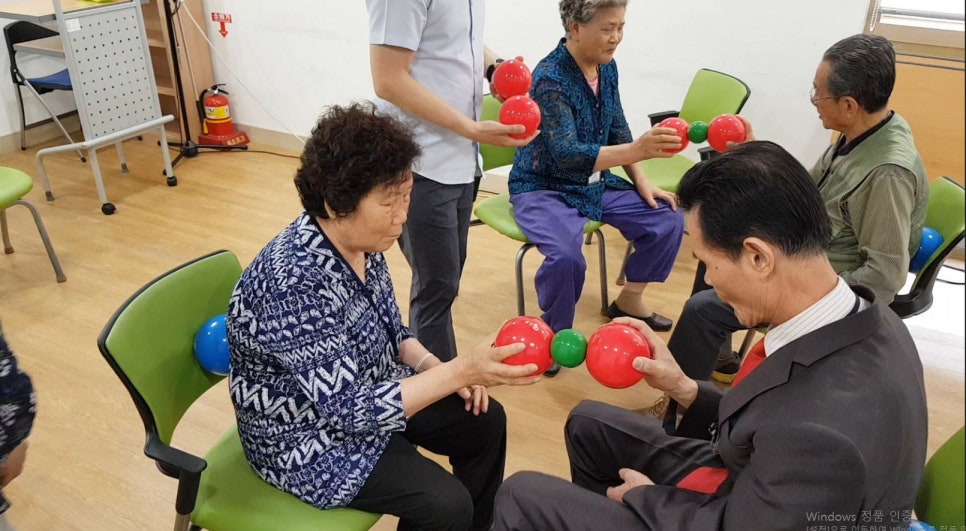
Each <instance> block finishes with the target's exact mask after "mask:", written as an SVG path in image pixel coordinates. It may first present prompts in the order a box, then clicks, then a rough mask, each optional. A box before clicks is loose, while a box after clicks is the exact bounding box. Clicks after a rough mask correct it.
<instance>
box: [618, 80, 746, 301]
mask: <svg viewBox="0 0 966 531" xmlns="http://www.w3.org/2000/svg"><path fill="white" fill-rule="evenodd" d="M750 95H751V89H749V88H748V85H746V84H745V83H744V81H742V80H740V79H738V78H736V77H734V76H732V75H729V74H725V73H722V72H717V71H715V70H709V69H707V68H702V69H701V70H698V72H697V73H696V74H694V79H692V80H691V86H690V87H688V92H687V94H685V96H684V102H683V103H682V104H681V110H680V111H663V112H658V113H653V114H648V115H647V117H648V118H649V119H650V121H651V126H652V127H653V126H655V125H657V124H659V123H661V122H662V121H664V120H666V119H668V118H675V117H677V118H681V119H682V120H684V121H686V122H688V123H689V124H690V123H691V122H696V121H702V122H704V123H710V122H711V120H713V119H714V118H715V117H717V116H720V115H722V114H737V113H739V112H741V109H742V108H744V106H745V102H747V101H748V96H750ZM698 152H699V154H700V156H701V160H707V159H708V158H710V157H711V156H712V155H713V154H714V150H712V149H711V148H710V147H703V148H701V149H699V150H698ZM694 164H695V162H694V161H693V160H691V159H689V158H688V157H685V156H684V155H680V154H677V155H674V156H672V157H670V158H667V159H648V160H642V161H641V162H639V163H638V165H639V166H640V167H641V169H642V170H644V175H645V176H647V180H648V181H649V182H650V183H651V184H653V185H654V186H657V187H658V188H660V189H661V190H664V191H667V192H677V191H678V183H680V182H681V178H682V177H684V174H685V172H687V171H688V170H689V169H691V166H694ZM610 171H611V173H613V174H614V175H617V176H619V177H621V178H623V179H627V180H628V181H629V180H630V178H629V177H628V176H627V172H625V171H624V168H621V167H619V166H618V167H616V168H611V169H610ZM633 251H634V248H633V246H632V245H631V244H630V243H628V245H627V250H626V251H625V252H624V263H623V265H621V273H620V276H619V277H618V278H617V284H618V285H622V284H624V266H625V265H627V258H628V257H630V255H631V253H632V252H633Z"/></svg>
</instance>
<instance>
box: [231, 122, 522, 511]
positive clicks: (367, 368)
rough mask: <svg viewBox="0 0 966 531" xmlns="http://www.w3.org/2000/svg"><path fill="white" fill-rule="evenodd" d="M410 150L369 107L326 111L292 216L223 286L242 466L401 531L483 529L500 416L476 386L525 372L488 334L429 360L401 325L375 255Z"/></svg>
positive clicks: (500, 438) (394, 219) (385, 240)
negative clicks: (450, 355) (382, 518)
mask: <svg viewBox="0 0 966 531" xmlns="http://www.w3.org/2000/svg"><path fill="white" fill-rule="evenodd" d="M419 152H420V151H419V147H418V145H417V144H416V142H415V141H414V139H413V136H412V134H411V132H410V131H409V130H408V129H406V128H405V127H404V126H403V125H402V124H400V123H399V122H397V121H396V120H394V119H392V118H390V117H387V116H383V115H379V114H376V112H375V110H374V107H373V106H372V105H371V104H366V103H355V104H352V105H350V106H347V107H338V106H335V107H330V108H328V109H327V110H326V112H325V113H324V114H323V116H322V117H321V119H320V120H319V122H318V124H317V126H316V127H315V129H314V130H313V131H312V137H311V138H310V139H309V141H308V143H307V144H306V146H305V151H304V152H303V153H302V161H301V167H300V168H299V170H298V172H297V174H296V177H295V184H296V187H297V188H298V192H299V196H300V197H301V200H302V206H303V207H304V209H305V212H303V213H302V215H301V216H299V217H298V218H297V219H296V220H295V221H294V222H292V224H290V225H289V226H288V227H286V228H285V229H284V230H283V231H282V232H281V233H280V234H279V235H278V236H276V237H275V239H273V240H272V241H271V242H269V244H268V245H267V246H266V247H265V248H264V249H263V250H262V251H261V253H259V255H258V256H257V257H256V258H255V260H254V261H253V262H252V263H251V265H249V266H248V268H247V269H246V270H245V272H244V273H243V274H242V277H241V280H239V282H238V285H237V286H236V288H235V291H234V293H233V294H232V298H231V302H230V305H229V310H228V318H227V327H228V341H229V344H230V348H231V375H230V379H229V381H230V390H231V397H232V401H233V403H234V405H235V412H236V416H237V418H238V430H239V433H240V434H241V439H242V443H243V447H244V450H245V455H246V457H247V458H248V461H249V463H250V464H251V465H252V468H253V469H254V470H255V472H256V473H257V474H258V475H259V476H260V477H261V478H262V479H264V480H265V481H266V482H268V483H270V484H272V485H274V486H276V487H278V488H279V489H281V490H284V491H286V492H289V493H291V494H293V495H295V496H297V497H299V498H300V499H302V500H304V501H305V502H306V503H309V504H312V505H314V506H316V507H320V508H328V507H339V506H348V507H353V508H357V509H361V510H365V511H370V512H375V513H385V514H394V515H397V516H398V517H399V518H400V528H404V529H424V530H429V529H440V530H442V529H452V530H464V529H489V527H490V523H491V521H492V514H493V498H494V496H495V494H496V490H497V488H498V487H499V486H500V484H501V482H502V481H503V468H504V462H505V458H506V417H505V415H504V411H503V407H502V406H501V405H500V404H499V403H498V402H496V401H495V400H492V399H490V398H489V397H488V395H487V391H486V386H492V385H499V384H529V383H533V382H535V381H536V380H537V379H538V378H539V377H531V376H528V375H529V374H531V373H532V372H534V371H535V370H536V366H535V365H527V366H520V367H517V366H512V365H506V364H503V363H500V362H501V360H502V359H504V358H506V357H507V356H510V355H512V354H515V353H517V352H519V351H520V350H522V349H523V345H522V344H516V345H509V346H506V347H500V348H495V347H492V346H491V345H492V342H493V337H491V338H488V339H487V340H486V341H484V342H482V343H481V344H480V345H479V346H478V347H477V348H475V349H473V350H472V351H471V352H464V353H462V355H460V356H457V357H456V358H455V359H454V360H452V361H449V362H447V363H442V362H440V360H439V359H437V358H436V357H435V356H434V355H433V354H432V353H430V352H429V351H427V350H426V348H425V347H423V345H422V344H421V343H420V342H419V341H418V340H417V339H416V338H415V337H413V334H412V332H410V330H409V329H408V328H407V327H405V326H403V324H402V321H401V318H400V314H399V308H398V307H397V305H396V299H395V295H394V293H393V288H392V283H391V280H390V277H389V271H388V269H387V267H386V262H385V259H384V258H383V256H382V252H383V251H385V250H387V249H388V248H389V247H390V246H392V244H393V243H394V242H395V241H396V239H397V238H398V237H399V234H400V231H401V227H402V224H403V222H405V221H406V213H407V210H408V208H409V194H410V191H411V190H412V186H413V178H412V172H411V170H410V168H411V167H412V163H413V161H414V160H415V159H416V157H418V156H419ZM416 445H418V446H422V447H423V448H425V449H426V450H429V451H430V452H433V453H436V454H440V455H445V456H447V457H449V462H450V464H451V465H452V467H453V473H452V474H450V473H449V472H447V471H446V470H444V469H443V468H442V467H440V466H439V465H437V464H436V463H434V462H433V461H431V460H430V459H428V458H426V457H424V456H422V455H421V454H420V453H419V452H417V450H416V448H415V446H416Z"/></svg>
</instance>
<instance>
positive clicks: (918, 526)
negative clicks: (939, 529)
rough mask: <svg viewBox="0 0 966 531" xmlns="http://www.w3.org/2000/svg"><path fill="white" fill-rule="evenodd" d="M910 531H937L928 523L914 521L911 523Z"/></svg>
mask: <svg viewBox="0 0 966 531" xmlns="http://www.w3.org/2000/svg"><path fill="white" fill-rule="evenodd" d="M909 531H936V528H935V527H933V526H931V525H929V524H927V523H926V522H920V521H919V520H912V521H911V522H909Z"/></svg>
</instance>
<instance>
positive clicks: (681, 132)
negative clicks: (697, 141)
mask: <svg viewBox="0 0 966 531" xmlns="http://www.w3.org/2000/svg"><path fill="white" fill-rule="evenodd" d="M657 126H658V127H670V128H671V129H674V134H676V135H678V138H680V139H681V147H680V148H678V149H665V150H664V152H665V153H680V152H682V151H684V148H686V147H688V142H690V140H688V122H685V121H684V120H682V119H680V118H667V119H666V120H663V121H662V122H661V123H659V124H657Z"/></svg>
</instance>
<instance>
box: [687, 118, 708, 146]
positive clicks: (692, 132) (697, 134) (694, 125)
mask: <svg viewBox="0 0 966 531" xmlns="http://www.w3.org/2000/svg"><path fill="white" fill-rule="evenodd" d="M707 139H708V124H706V123H705V122H700V121H698V122H691V125H689V126H688V140H690V141H692V142H694V143H695V144H698V143H701V142H704V141H705V140H707Z"/></svg>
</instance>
